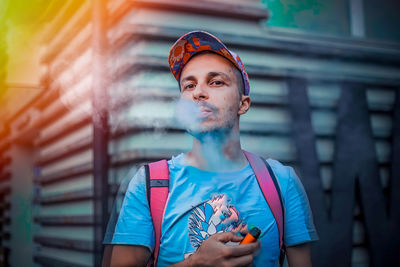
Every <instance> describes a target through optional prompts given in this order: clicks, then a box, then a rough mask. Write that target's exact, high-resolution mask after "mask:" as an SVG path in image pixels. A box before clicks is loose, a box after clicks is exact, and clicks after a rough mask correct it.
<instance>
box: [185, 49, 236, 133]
mask: <svg viewBox="0 0 400 267" xmlns="http://www.w3.org/2000/svg"><path fill="white" fill-rule="evenodd" d="M233 68H234V66H233V64H232V63H231V62H230V61H229V60H227V59H225V58H224V57H222V56H219V55H216V54H212V53H205V54H200V55H197V56H195V57H193V58H192V59H191V60H190V61H189V62H188V63H187V64H186V66H185V67H184V68H183V70H182V74H181V80H180V86H181V98H182V99H184V100H189V101H194V102H195V103H196V104H197V105H198V107H199V112H198V118H195V119H197V120H198V121H199V125H198V128H199V129H198V130H199V131H200V132H209V131H213V130H220V129H226V130H229V129H232V128H233V127H234V126H235V124H236V125H238V124H237V121H238V118H239V116H238V110H239V106H240V96H239V91H238V87H237V84H238V82H237V80H236V76H235V74H234V69H233Z"/></svg>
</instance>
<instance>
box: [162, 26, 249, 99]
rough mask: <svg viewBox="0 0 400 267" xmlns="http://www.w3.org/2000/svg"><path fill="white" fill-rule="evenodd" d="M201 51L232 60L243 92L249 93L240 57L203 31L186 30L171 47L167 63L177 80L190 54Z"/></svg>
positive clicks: (246, 76) (247, 78) (246, 77)
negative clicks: (242, 85)
mask: <svg viewBox="0 0 400 267" xmlns="http://www.w3.org/2000/svg"><path fill="white" fill-rule="evenodd" d="M201 51H211V52H214V53H217V54H219V55H221V56H223V57H224V58H226V59H228V60H229V61H230V62H232V63H233V65H235V67H236V68H237V69H238V70H240V72H241V74H242V77H243V83H244V94H245V95H249V92H250V84H249V77H248V75H247V72H246V70H245V68H244V65H243V63H242V60H241V59H240V57H239V56H238V55H237V54H235V53H234V52H232V51H230V50H228V48H227V47H226V46H225V45H224V44H223V43H222V42H221V41H220V40H219V39H218V38H217V37H215V36H214V35H212V34H210V33H208V32H205V31H192V32H188V33H186V34H184V35H182V36H181V37H180V38H179V39H178V40H177V41H176V42H175V44H174V45H173V46H172V47H171V50H170V52H169V57H168V63H169V67H170V69H171V72H172V74H173V75H174V77H175V79H176V80H177V81H178V82H179V81H180V78H181V73H182V69H183V68H184V67H185V65H186V63H187V62H188V61H189V59H190V58H191V57H192V56H194V55H195V54H197V53H199V52H201Z"/></svg>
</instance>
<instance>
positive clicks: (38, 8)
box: [0, 0, 91, 124]
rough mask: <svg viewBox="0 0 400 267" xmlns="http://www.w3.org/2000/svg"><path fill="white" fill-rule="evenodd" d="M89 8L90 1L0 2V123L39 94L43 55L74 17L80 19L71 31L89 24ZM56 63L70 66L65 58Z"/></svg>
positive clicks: (45, 63)
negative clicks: (78, 15)
mask: <svg viewBox="0 0 400 267" xmlns="http://www.w3.org/2000/svg"><path fill="white" fill-rule="evenodd" d="M90 5H91V1H90V0H84V1H82V0H74V1H65V0H47V1H43V0H29V1H26V0H1V1H0V124H1V123H3V122H4V120H5V119H6V118H5V117H8V116H9V115H10V114H12V113H15V111H17V110H18V109H19V108H21V107H22V106H24V105H25V104H27V103H28V102H29V100H30V99H32V98H33V97H34V96H36V95H37V94H38V93H39V92H40V91H42V90H41V89H42V88H41V79H42V78H43V76H44V75H46V70H47V62H43V54H45V52H47V51H46V50H47V49H48V48H49V47H50V46H52V45H54V44H56V43H57V39H60V38H59V37H60V34H59V33H60V30H61V29H63V28H66V27H64V26H65V25H67V24H68V23H70V22H71V20H72V18H73V17H74V16H75V15H77V14H80V17H81V19H80V20H79V22H78V23H76V24H75V25H73V26H74V27H75V29H79V28H81V29H82V28H83V27H84V26H85V25H86V24H87V23H88V21H90V19H91V13H90ZM86 10H89V12H85V11H86ZM63 41H64V43H62V42H59V43H60V44H61V45H60V46H55V49H54V50H55V51H56V53H55V54H56V55H58V53H59V52H61V51H62V50H64V48H65V47H63V46H68V42H65V40H63ZM60 61H63V65H65V66H68V65H69V63H70V62H68V61H69V59H68V58H67V57H65V56H64V57H63V58H60Z"/></svg>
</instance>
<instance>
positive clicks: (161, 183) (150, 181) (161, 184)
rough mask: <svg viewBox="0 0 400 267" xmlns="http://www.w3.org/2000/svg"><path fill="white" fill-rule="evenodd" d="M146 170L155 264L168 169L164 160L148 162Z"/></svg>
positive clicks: (165, 199)
mask: <svg viewBox="0 0 400 267" xmlns="http://www.w3.org/2000/svg"><path fill="white" fill-rule="evenodd" d="M145 171H146V192H147V200H148V202H149V205H150V213H151V217H152V219H153V226H154V233H155V247H154V253H153V263H150V264H149V265H150V266H151V265H154V266H156V264H157V258H158V253H159V251H160V239H161V223H162V219H163V217H164V210H165V205H166V202H167V198H168V191H169V169H168V163H167V161H166V160H160V161H157V162H153V163H149V165H145Z"/></svg>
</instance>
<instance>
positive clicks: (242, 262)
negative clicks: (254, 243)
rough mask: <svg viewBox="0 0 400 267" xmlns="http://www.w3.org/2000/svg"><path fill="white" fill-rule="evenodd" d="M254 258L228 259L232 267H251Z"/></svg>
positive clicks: (249, 256)
mask: <svg viewBox="0 0 400 267" xmlns="http://www.w3.org/2000/svg"><path fill="white" fill-rule="evenodd" d="M253 260H254V257H253V256H252V255H251V254H250V255H245V256H241V257H235V258H232V259H230V260H229V261H230V263H231V264H232V266H251V265H252V263H253Z"/></svg>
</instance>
